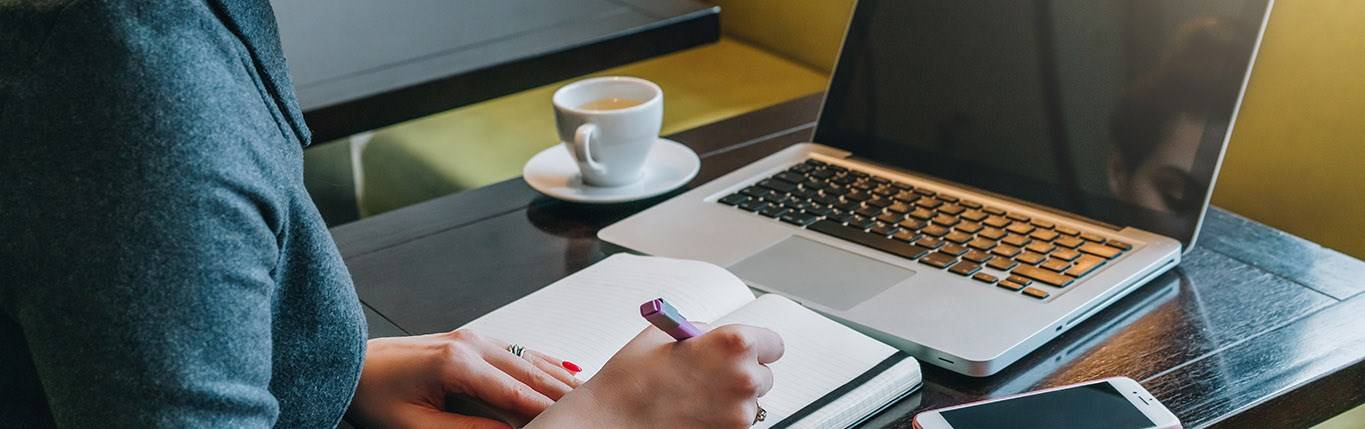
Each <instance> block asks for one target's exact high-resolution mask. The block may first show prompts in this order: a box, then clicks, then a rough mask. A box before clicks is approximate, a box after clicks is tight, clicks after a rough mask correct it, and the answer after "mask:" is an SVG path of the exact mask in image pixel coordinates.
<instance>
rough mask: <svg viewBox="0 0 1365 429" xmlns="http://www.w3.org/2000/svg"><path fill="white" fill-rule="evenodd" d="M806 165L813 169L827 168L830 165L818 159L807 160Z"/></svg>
mask: <svg viewBox="0 0 1365 429" xmlns="http://www.w3.org/2000/svg"><path fill="white" fill-rule="evenodd" d="M806 165H809V166H811V167H824V166H827V165H829V164H826V163H825V162H824V161H821V160H818V159H807V160H806Z"/></svg>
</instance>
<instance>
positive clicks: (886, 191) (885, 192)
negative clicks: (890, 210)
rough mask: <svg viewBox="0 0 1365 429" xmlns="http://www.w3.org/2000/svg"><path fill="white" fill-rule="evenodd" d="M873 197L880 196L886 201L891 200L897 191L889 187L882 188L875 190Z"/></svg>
mask: <svg viewBox="0 0 1365 429" xmlns="http://www.w3.org/2000/svg"><path fill="white" fill-rule="evenodd" d="M872 195H876V196H879V197H882V198H886V199H888V200H889V199H891V196H892V195H896V190H895V189H892V188H891V187H889V186H882V187H879V188H876V189H873V190H872Z"/></svg>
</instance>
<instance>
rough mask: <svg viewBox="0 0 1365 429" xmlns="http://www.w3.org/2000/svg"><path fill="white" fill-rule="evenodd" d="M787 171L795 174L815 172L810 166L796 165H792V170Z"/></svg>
mask: <svg viewBox="0 0 1365 429" xmlns="http://www.w3.org/2000/svg"><path fill="white" fill-rule="evenodd" d="M787 171H790V172H793V173H796V174H806V173H810V172H812V171H815V167H814V166H812V165H810V164H796V165H793V166H792V168H788V169H787Z"/></svg>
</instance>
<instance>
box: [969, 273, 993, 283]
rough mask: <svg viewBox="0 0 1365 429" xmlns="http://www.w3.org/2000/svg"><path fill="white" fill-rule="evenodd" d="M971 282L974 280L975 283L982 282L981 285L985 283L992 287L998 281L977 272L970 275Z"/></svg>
mask: <svg viewBox="0 0 1365 429" xmlns="http://www.w3.org/2000/svg"><path fill="white" fill-rule="evenodd" d="M972 280H976V281H979V282H982V283H985V284H988V285H992V284H995V282H997V281H999V280H1000V279H997V278H995V276H993V275H990V274H986V273H982V272H978V273H976V274H972Z"/></svg>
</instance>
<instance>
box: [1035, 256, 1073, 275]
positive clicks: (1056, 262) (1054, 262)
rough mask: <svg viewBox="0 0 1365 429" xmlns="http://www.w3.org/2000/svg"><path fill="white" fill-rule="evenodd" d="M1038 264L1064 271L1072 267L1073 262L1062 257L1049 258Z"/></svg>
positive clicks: (1060, 271) (1053, 269)
mask: <svg viewBox="0 0 1365 429" xmlns="http://www.w3.org/2000/svg"><path fill="white" fill-rule="evenodd" d="M1038 266H1040V267H1043V268H1046V269H1049V270H1052V271H1056V272H1059V273H1062V272H1066V270H1068V269H1070V268H1071V263H1070V262H1067V261H1063V260H1061V259H1053V258H1048V260H1046V261H1043V263H1042V264H1039V265H1038Z"/></svg>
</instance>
